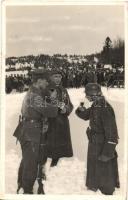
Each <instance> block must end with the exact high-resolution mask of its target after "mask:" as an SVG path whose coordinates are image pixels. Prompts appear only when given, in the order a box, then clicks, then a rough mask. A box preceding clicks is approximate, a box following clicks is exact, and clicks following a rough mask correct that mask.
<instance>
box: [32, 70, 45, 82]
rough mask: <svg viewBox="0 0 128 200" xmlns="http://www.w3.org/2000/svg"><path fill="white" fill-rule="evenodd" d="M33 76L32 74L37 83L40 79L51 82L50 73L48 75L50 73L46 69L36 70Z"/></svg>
mask: <svg viewBox="0 0 128 200" xmlns="http://www.w3.org/2000/svg"><path fill="white" fill-rule="evenodd" d="M31 74H32V79H33V81H36V80H38V79H46V80H49V73H48V71H46V70H44V69H35V70H34V71H32V73H31Z"/></svg>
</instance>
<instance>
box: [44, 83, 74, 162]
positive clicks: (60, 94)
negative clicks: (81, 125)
mask: <svg viewBox="0 0 128 200" xmlns="http://www.w3.org/2000/svg"><path fill="white" fill-rule="evenodd" d="M56 90H57V101H58V102H64V103H65V104H66V113H65V114H62V113H61V112H60V110H59V111H58V115H57V117H56V118H54V119H49V130H48V138H47V142H48V157H50V158H60V157H71V156H73V150H72V143H71V136H70V125H69V119H68V116H69V115H70V113H71V112H72V109H73V105H72V103H71V101H70V98H69V95H68V93H67V90H66V89H65V88H63V87H62V86H59V87H57V88H56Z"/></svg>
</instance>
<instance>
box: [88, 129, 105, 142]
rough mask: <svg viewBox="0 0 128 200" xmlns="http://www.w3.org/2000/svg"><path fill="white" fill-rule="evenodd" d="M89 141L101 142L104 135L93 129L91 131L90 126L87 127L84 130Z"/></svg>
mask: <svg viewBox="0 0 128 200" xmlns="http://www.w3.org/2000/svg"><path fill="white" fill-rule="evenodd" d="M86 134H87V137H88V140H89V143H94V144H97V143H103V142H104V135H103V134H101V133H96V132H95V131H92V130H91V128H90V127H88V128H87V131H86Z"/></svg>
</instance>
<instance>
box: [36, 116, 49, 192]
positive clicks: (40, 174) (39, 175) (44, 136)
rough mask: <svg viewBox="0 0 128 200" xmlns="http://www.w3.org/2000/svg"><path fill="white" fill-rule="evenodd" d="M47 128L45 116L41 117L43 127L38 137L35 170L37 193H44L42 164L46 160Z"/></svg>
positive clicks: (44, 178) (44, 176) (44, 177)
mask: <svg viewBox="0 0 128 200" xmlns="http://www.w3.org/2000/svg"><path fill="white" fill-rule="evenodd" d="M47 130H48V123H47V118H45V119H43V129H42V133H41V137H40V145H39V160H38V171H37V181H38V185H39V187H38V192H37V193H38V194H45V192H44V187H43V186H44V185H43V183H42V180H46V175H45V172H44V165H45V163H46V161H47V156H46V139H47Z"/></svg>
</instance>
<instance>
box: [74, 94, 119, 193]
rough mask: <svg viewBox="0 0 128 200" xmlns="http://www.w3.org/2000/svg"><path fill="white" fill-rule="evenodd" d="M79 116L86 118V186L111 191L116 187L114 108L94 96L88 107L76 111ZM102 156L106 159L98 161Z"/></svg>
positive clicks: (116, 137)
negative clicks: (87, 140) (87, 124)
mask: <svg viewBox="0 0 128 200" xmlns="http://www.w3.org/2000/svg"><path fill="white" fill-rule="evenodd" d="M76 114H77V116H78V117H80V118H81V119H84V120H89V121H90V122H89V128H88V129H87V136H88V139H89V144H88V156H87V177H86V186H87V187H88V188H90V189H96V190H97V189H101V190H102V191H105V192H113V191H114V189H115V187H119V177H118V165H117V152H116V150H115V146H116V144H117V143H118V133H117V126H116V120H115V114H114V111H113V108H112V107H111V106H110V104H109V103H108V102H106V100H105V99H104V97H100V98H99V99H97V100H96V101H95V102H94V103H93V104H92V106H91V107H90V108H88V109H86V108H85V109H84V111H80V110H79V108H78V109H77V110H76ZM100 156H105V157H106V158H107V159H108V161H106V162H104V161H103V160H102V159H101V160H100Z"/></svg>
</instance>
